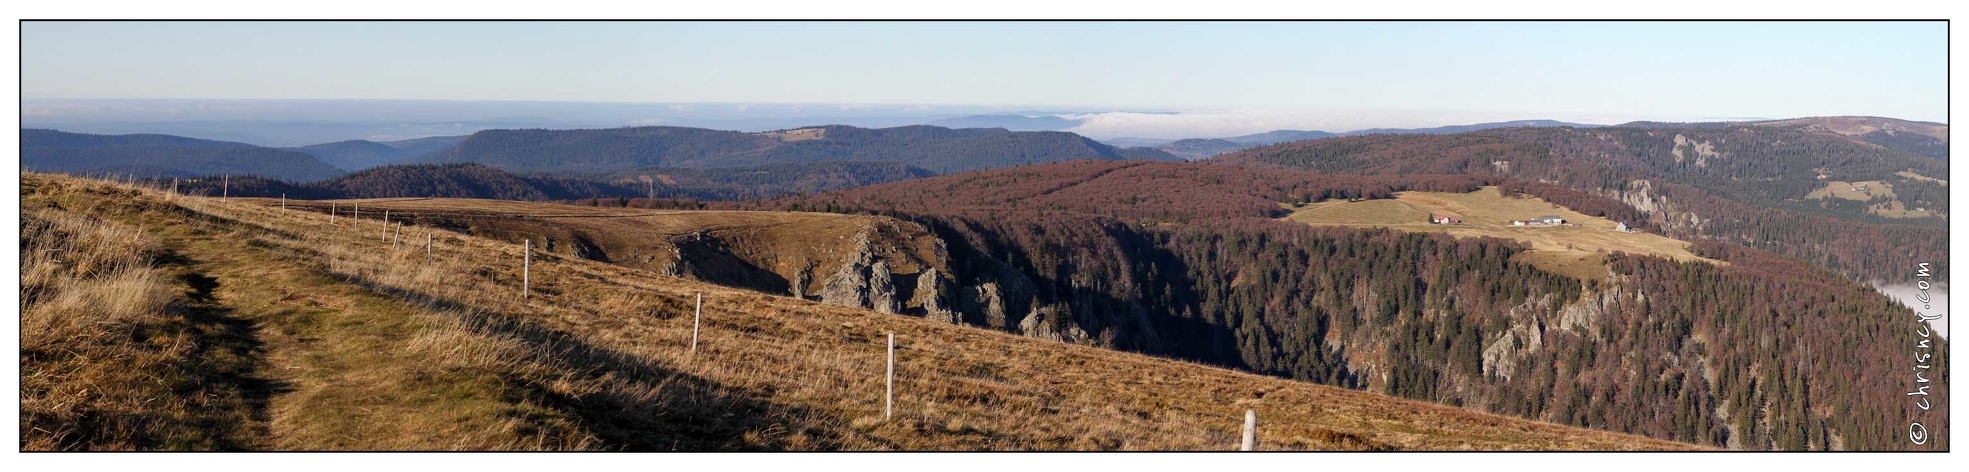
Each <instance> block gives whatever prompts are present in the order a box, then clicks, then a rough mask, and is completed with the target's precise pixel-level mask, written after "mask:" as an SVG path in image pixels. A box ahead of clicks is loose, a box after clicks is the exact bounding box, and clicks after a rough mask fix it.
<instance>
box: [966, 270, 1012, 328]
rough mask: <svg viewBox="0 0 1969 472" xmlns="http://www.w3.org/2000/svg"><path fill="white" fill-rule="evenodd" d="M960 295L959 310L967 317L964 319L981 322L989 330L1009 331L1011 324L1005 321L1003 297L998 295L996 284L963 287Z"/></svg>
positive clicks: (987, 283)
mask: <svg viewBox="0 0 1969 472" xmlns="http://www.w3.org/2000/svg"><path fill="white" fill-rule="evenodd" d="M960 293H961V294H962V295H963V296H962V297H960V298H961V301H960V302H959V304H958V305H959V307H960V308H959V309H960V310H963V312H964V313H965V314H966V315H969V316H966V317H965V318H967V319H972V320H974V321H973V322H980V321H981V322H983V323H984V325H985V326H987V327H990V328H991V329H996V330H1000V331H1010V330H1011V327H1012V326H1011V324H1010V323H1009V322H1007V321H1006V319H1005V296H1004V295H1002V294H1000V293H999V291H998V283H997V282H985V283H980V284H977V285H975V286H971V287H965V288H964V289H963V290H962V291H961V292H960ZM979 318H982V319H979Z"/></svg>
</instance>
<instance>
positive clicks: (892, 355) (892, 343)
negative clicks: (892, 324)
mask: <svg viewBox="0 0 1969 472" xmlns="http://www.w3.org/2000/svg"><path fill="white" fill-rule="evenodd" d="M895 417H896V333H889V375H888V380H887V381H886V382H885V383H884V387H883V391H882V419H883V420H889V419H893V418H895Z"/></svg>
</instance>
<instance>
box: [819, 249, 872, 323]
mask: <svg viewBox="0 0 1969 472" xmlns="http://www.w3.org/2000/svg"><path fill="white" fill-rule="evenodd" d="M858 238H860V241H859V242H858V243H857V244H856V247H857V249H856V250H855V251H854V252H852V253H849V254H845V255H843V260H842V261H841V267H840V268H839V269H835V270H834V275H831V276H828V277H827V278H826V279H824V280H821V282H820V284H821V285H820V302H821V303H826V304H829V305H840V306H845V307H854V308H866V307H868V266H869V263H870V262H871V260H870V259H872V257H873V256H871V255H870V254H869V251H868V238H867V233H863V234H862V235H861V236H858Z"/></svg>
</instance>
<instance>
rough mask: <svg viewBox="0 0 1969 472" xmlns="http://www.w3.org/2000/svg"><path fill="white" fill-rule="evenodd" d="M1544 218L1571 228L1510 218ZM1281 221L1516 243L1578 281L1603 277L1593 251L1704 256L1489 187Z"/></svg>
mask: <svg viewBox="0 0 1969 472" xmlns="http://www.w3.org/2000/svg"><path fill="white" fill-rule="evenodd" d="M1432 214H1436V215H1445V214H1446V215H1453V216H1456V217H1458V218H1461V219H1462V220H1463V224H1458V225H1436V224H1430V223H1429V222H1428V218H1429V215H1432ZM1545 215H1558V216H1560V217H1562V218H1565V219H1566V221H1567V222H1568V223H1574V224H1578V225H1579V226H1564V227H1529V226H1512V225H1511V220H1522V219H1528V218H1536V217H1540V216H1545ZM1286 219H1289V220H1292V221H1298V222H1302V223H1306V224H1313V225H1333V226H1378V227H1386V228H1393V229H1399V230H1403V231H1417V232H1439V233H1448V234H1451V235H1455V236H1460V237H1497V238H1505V239H1513V240H1518V241H1523V242H1525V243H1526V244H1530V245H1531V247H1532V250H1531V251H1528V252H1526V253H1524V255H1522V256H1520V257H1523V258H1525V259H1526V260H1527V261H1529V262H1531V263H1532V264H1533V265H1535V266H1538V267H1539V268H1540V269H1545V270H1548V271H1552V272H1554V273H1558V274H1565V275H1570V276H1573V277H1578V278H1598V277H1604V276H1606V275H1607V267H1606V264H1605V262H1604V261H1603V259H1604V257H1602V256H1601V254H1602V253H1610V252H1614V251H1624V252H1628V253H1634V254H1648V255H1655V256H1661V257H1667V258H1671V259H1676V260H1685V261H1687V260H1708V259H1703V258H1701V257H1697V256H1696V255H1695V254H1691V253H1689V250H1688V247H1689V243H1687V242H1683V241H1680V240H1675V239H1670V238H1666V237H1662V236H1660V235H1655V234H1648V233H1621V232H1616V231H1614V230H1613V228H1614V226H1615V225H1616V224H1617V222H1615V221H1612V220H1608V219H1606V218H1599V217H1593V216H1587V215H1585V214H1582V213H1579V212H1576V211H1572V210H1571V209H1567V208H1564V207H1559V206H1556V205H1553V204H1551V203H1549V202H1546V201H1545V200H1543V199H1540V198H1537V197H1530V196H1523V197H1520V198H1510V197H1505V196H1503V195H1501V194H1500V193H1498V190H1497V188H1496V187H1484V188H1483V189H1481V190H1478V191H1475V192H1469V193H1445V192H1400V193H1398V194H1396V198H1395V199H1392V200H1365V201H1358V202H1347V201H1329V202H1323V203H1316V204H1312V205H1307V206H1306V207H1305V208H1301V209H1297V210H1296V211H1294V212H1293V213H1292V214H1291V215H1288V216H1286ZM1710 262H1716V261H1710Z"/></svg>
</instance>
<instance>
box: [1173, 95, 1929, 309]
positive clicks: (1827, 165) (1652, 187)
mask: <svg viewBox="0 0 1969 472" xmlns="http://www.w3.org/2000/svg"><path fill="white" fill-rule="evenodd" d="M1667 126H1668V125H1663V124H1652V125H1647V126H1622V127H1609V128H1594V129H1574V128H1506V129H1494V130H1484V131H1477V132H1470V133H1462V134H1453V135H1373V136H1355V137H1343V138H1333V139H1322V140H1315V141H1300V142H1293V143H1284V144H1279V145H1275V146H1268V147H1262V148H1256V149H1249V150H1245V151H1239V152H1236V153H1231V154H1226V155H1223V156H1218V157H1217V158H1214V159H1212V162H1217V163H1224V164H1235V165H1243V166H1261V167H1279V168H1297V169H1308V170H1315V171H1320V172H1332V173H1348V174H1410V173H1442V174H1479V175H1498V176H1510V177H1516V178H1520V179H1527V180H1539V181H1545V182H1553V183H1556V184H1557V185H1561V186H1564V187H1568V188H1573V189H1576V190H1581V191H1585V192H1589V193H1593V194H1598V195H1605V196H1609V197H1613V198H1616V199H1619V200H1621V201H1623V202H1625V203H1627V204H1628V205H1630V206H1632V207H1633V208H1635V209H1637V210H1640V211H1642V212H1644V213H1646V214H1647V215H1648V217H1649V219H1650V220H1651V221H1653V222H1654V223H1655V224H1657V225H1658V226H1660V227H1662V228H1664V229H1665V230H1667V231H1668V232H1669V233H1671V234H1674V235H1677V236H1679V237H1685V238H1689V237H1706V238H1716V239H1720V240H1723V241H1729V242H1734V243H1741V244H1746V245H1749V246H1752V247H1756V248H1760V249H1766V250H1770V251H1773V252H1777V253H1780V254H1785V255H1789V256H1793V257H1798V258H1801V259H1804V260H1807V261H1810V262H1813V263H1817V264H1820V265H1822V266H1825V267H1830V268H1834V269H1837V270H1840V271H1843V272H1846V273H1848V274H1850V275H1852V276H1854V277H1856V278H1861V279H1884V280H1898V279H1901V278H1905V277H1907V276H1908V274H1910V273H1911V272H1908V271H1909V269H1908V268H1909V267H1913V264H1914V263H1915V262H1921V261H1927V262H1938V261H1941V260H1943V258H1944V256H1945V255H1946V252H1945V248H1946V244H1947V243H1946V238H1947V230H1946V229H1945V226H1946V223H1947V215H1948V212H1949V205H1948V199H1947V196H1946V195H1947V192H1946V189H1947V185H1946V182H1943V181H1939V180H1936V179H1943V178H1945V176H1946V175H1948V162H1947V161H1946V160H1945V159H1933V158H1929V157H1923V156H1919V155H1916V154H1912V153H1909V152H1905V151H1902V150H1899V149H1893V148H1889V147H1883V146H1880V145H1877V144H1873V143H1870V142H1867V141H1866V140H1864V139H1862V137H1861V136H1864V135H1863V134H1862V135H1860V136H1854V135H1847V134H1842V133H1839V132H1836V131H1835V130H1834V129H1832V128H1828V127H1826V126H1824V125H1821V124H1814V123H1805V122H1797V123H1787V122H1769V123H1744V124H1705V125H1689V126H1686V127H1667ZM1841 129H1844V128H1841ZM1848 131H1850V130H1848ZM1902 134H1903V135H1911V133H1902ZM1944 135H1945V134H1944ZM1917 210H1918V211H1917Z"/></svg>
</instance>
